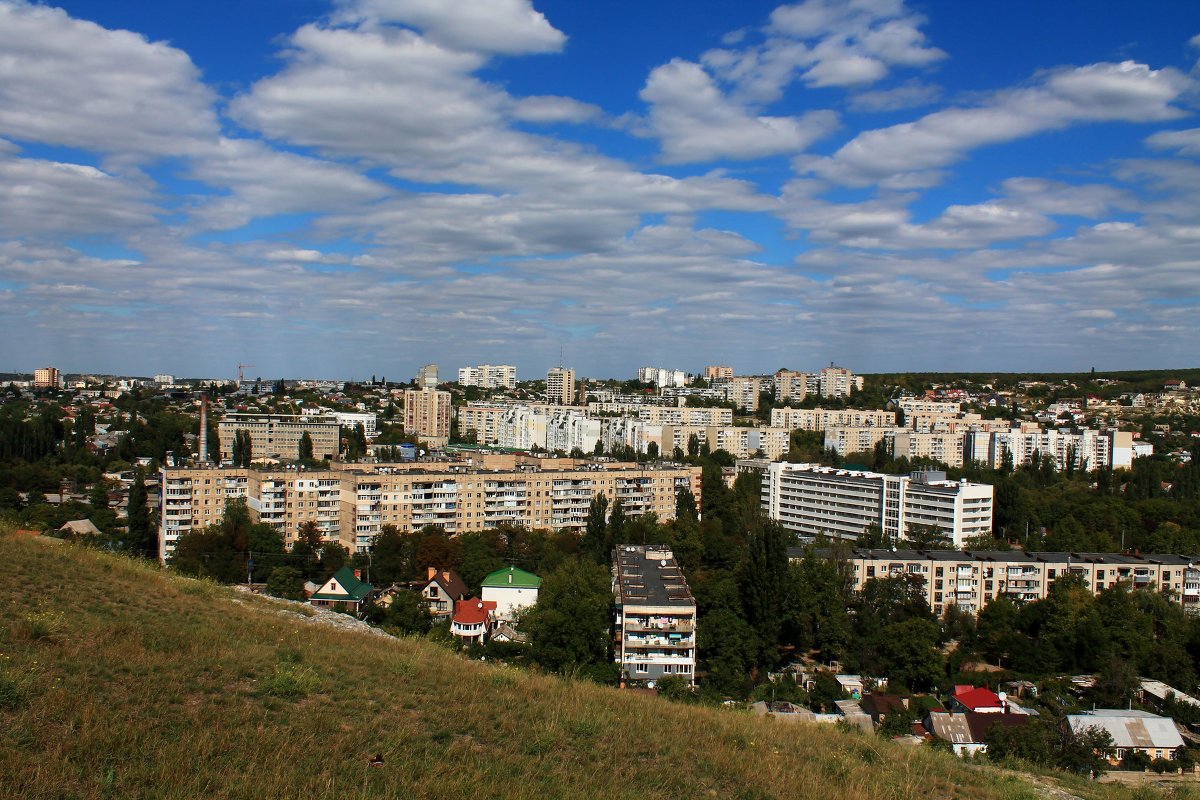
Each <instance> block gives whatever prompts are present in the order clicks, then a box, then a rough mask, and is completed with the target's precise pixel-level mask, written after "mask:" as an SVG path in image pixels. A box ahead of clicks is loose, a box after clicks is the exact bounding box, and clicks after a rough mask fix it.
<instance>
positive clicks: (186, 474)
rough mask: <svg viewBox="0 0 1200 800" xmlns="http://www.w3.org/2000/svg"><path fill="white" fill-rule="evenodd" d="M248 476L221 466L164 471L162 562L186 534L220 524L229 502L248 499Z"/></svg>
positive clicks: (160, 536) (244, 471)
mask: <svg viewBox="0 0 1200 800" xmlns="http://www.w3.org/2000/svg"><path fill="white" fill-rule="evenodd" d="M249 473H250V470H248V469H232V468H231V469H225V468H221V467H197V468H191V469H169V468H164V469H163V470H162V472H161V474H160V478H161V480H160V482H159V486H160V489H159V491H161V492H162V501H161V504H160V506H159V508H160V514H159V522H158V557H159V560H160V561H164V562H165V561H166V559H167V558H168V557H169V556H170V555H171V553H173V552H175V542H177V541H178V540H179V537H180V536H182V535H183V534H185V533H187V532H189V531H191V530H193V529H199V528H204V527H207V526H209V525H212V524H213V523H214V522H220V520H221V516H222V515H223V514H224V513H225V503H226V501H228V500H230V499H233V498H237V497H245V496H246V484H247V482H248V480H249Z"/></svg>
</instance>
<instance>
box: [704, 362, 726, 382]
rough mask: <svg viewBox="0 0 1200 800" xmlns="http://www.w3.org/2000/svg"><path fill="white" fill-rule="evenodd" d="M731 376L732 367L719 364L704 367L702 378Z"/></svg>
mask: <svg viewBox="0 0 1200 800" xmlns="http://www.w3.org/2000/svg"><path fill="white" fill-rule="evenodd" d="M732 377H733V367H729V366H725V365H720V366H713V367H705V368H704V380H706V381H715V380H721V379H723V378H732Z"/></svg>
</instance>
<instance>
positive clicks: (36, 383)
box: [33, 367, 62, 389]
mask: <svg viewBox="0 0 1200 800" xmlns="http://www.w3.org/2000/svg"><path fill="white" fill-rule="evenodd" d="M61 386H62V374H61V373H60V372H59V371H58V369H57V368H56V367H38V368H37V369H35V370H34V371H33V388H35V389H58V388H60V387H61Z"/></svg>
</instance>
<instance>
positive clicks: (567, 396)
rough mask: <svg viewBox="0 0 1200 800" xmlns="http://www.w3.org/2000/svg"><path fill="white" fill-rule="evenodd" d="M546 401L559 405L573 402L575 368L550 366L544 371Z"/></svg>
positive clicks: (572, 403) (567, 404) (568, 404)
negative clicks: (548, 369)
mask: <svg viewBox="0 0 1200 800" xmlns="http://www.w3.org/2000/svg"><path fill="white" fill-rule="evenodd" d="M546 402H547V403H554V404H556V405H560V406H570V405H574V404H575V370H573V369H567V368H565V367H551V368H550V371H549V372H547V373H546Z"/></svg>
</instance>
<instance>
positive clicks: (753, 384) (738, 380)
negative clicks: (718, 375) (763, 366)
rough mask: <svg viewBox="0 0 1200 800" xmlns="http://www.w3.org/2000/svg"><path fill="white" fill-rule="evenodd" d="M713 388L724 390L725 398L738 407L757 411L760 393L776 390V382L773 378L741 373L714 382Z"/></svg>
mask: <svg viewBox="0 0 1200 800" xmlns="http://www.w3.org/2000/svg"><path fill="white" fill-rule="evenodd" d="M713 388H714V389H722V390H724V393H725V400H727V401H729V402H731V403H733V404H734V405H735V406H737V407H738V408H744V409H746V410H747V411H757V410H758V399H759V395H760V394H761V393H762V392H771V391H774V389H775V384H774V381H773V379H771V378H764V377H762V376H760V375H739V376H737V377H733V378H725V379H722V380H721V381H719V382H717V383H714V384H713Z"/></svg>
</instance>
